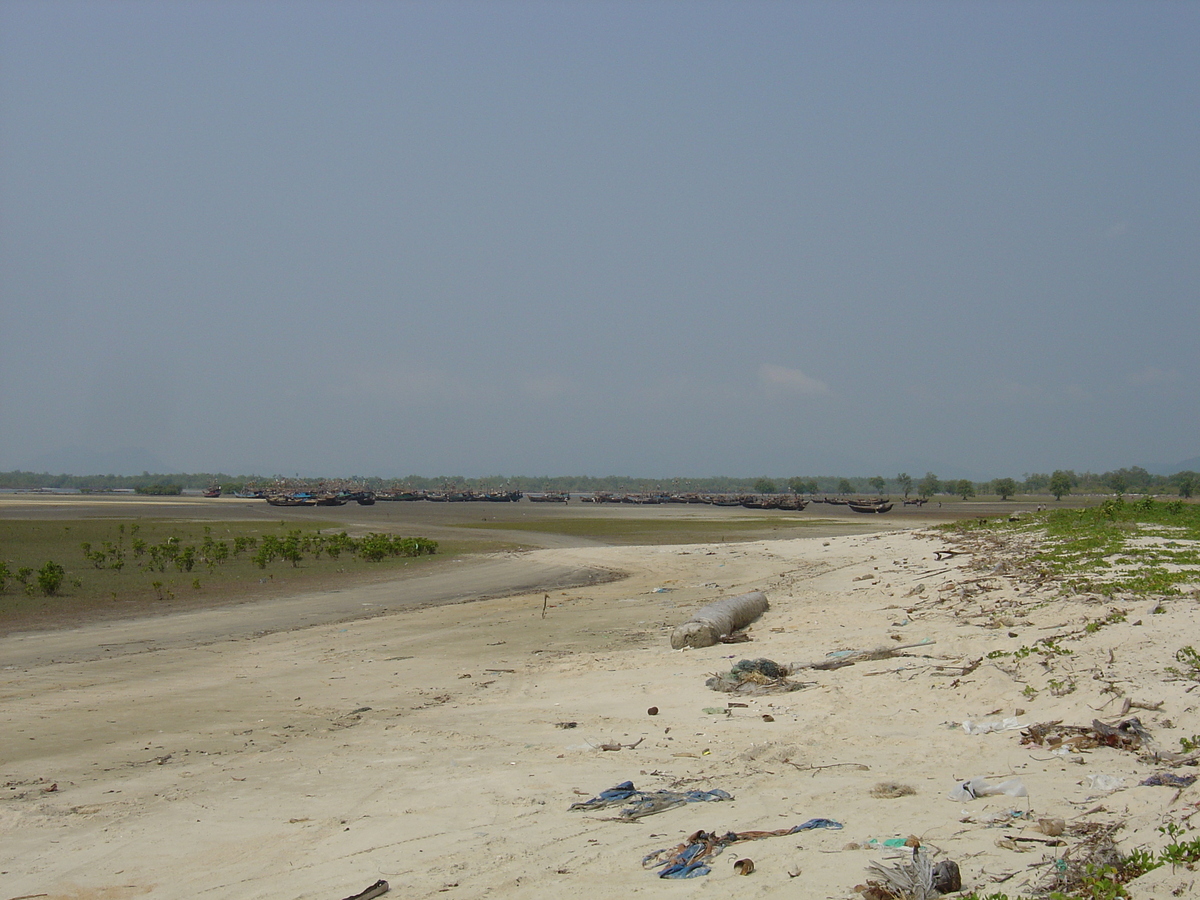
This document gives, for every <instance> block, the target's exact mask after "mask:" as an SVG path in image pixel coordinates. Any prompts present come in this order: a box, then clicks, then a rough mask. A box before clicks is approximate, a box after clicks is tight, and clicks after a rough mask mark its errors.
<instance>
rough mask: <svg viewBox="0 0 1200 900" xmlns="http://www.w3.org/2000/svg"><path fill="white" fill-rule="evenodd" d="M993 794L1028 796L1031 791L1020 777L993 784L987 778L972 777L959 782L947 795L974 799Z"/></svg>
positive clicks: (957, 798) (954, 797)
mask: <svg viewBox="0 0 1200 900" xmlns="http://www.w3.org/2000/svg"><path fill="white" fill-rule="evenodd" d="M993 794H1007V795H1008V796H1009V797H1028V796H1029V791H1027V790H1025V785H1023V784H1022V783H1021V779H1019V778H1011V779H1009V780H1008V781H1002V782H1000V783H999V784H992V783H991V782H989V781H988V780H987V779H986V778H972V779H970V780H968V781H961V782H959V784H958V786H957V787H955V788H954V790H952V791H951V792H950V793H949V794H948V795H947V796H949V797H950V799H951V800H959V801H963V800H974V799H976V798H977V797H990V796H992V795H993Z"/></svg>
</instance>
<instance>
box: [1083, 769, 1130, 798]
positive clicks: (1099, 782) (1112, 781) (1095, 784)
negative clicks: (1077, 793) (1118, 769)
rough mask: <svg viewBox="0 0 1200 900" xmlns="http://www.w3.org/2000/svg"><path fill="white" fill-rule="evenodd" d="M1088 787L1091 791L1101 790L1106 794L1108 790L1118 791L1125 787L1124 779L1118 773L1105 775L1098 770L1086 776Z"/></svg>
mask: <svg viewBox="0 0 1200 900" xmlns="http://www.w3.org/2000/svg"><path fill="white" fill-rule="evenodd" d="M1088 787H1089V788H1091V789H1092V790H1093V791H1103V792H1104V793H1106V794H1107V793H1109V792H1110V791H1119V790H1121V789H1122V788H1123V787H1125V779H1124V778H1122V777H1121V776H1120V775H1105V774H1104V773H1102V772H1100V773H1097V774H1095V775H1089V776H1088Z"/></svg>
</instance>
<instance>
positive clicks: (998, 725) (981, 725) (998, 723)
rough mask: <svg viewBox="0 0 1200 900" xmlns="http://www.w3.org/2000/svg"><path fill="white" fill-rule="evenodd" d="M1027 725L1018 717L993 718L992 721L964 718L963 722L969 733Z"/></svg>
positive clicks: (981, 732) (1007, 729)
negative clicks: (974, 720) (973, 720)
mask: <svg viewBox="0 0 1200 900" xmlns="http://www.w3.org/2000/svg"><path fill="white" fill-rule="evenodd" d="M1024 727H1025V726H1024V725H1022V724H1021V723H1020V721H1018V720H1017V719H1016V718H1008V719H993V720H992V721H990V722H972V721H971V720H970V719H964V720H963V723H962V728H963V731H965V732H966V733H967V734H990V733H991V732H993V731H1016V730H1017V729H1018V728H1024Z"/></svg>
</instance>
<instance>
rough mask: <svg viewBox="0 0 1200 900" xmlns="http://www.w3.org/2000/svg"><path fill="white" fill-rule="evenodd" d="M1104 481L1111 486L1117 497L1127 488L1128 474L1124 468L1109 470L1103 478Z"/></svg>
mask: <svg viewBox="0 0 1200 900" xmlns="http://www.w3.org/2000/svg"><path fill="white" fill-rule="evenodd" d="M1104 483H1105V484H1106V485H1108V486H1109V487H1110V488H1112V492H1113V493H1114V494H1116V495H1117V496H1118V497H1120V496H1122V495H1123V494H1124V493H1125V492H1126V491H1128V490H1129V476H1128V474H1127V473H1126V471H1125V470H1124V469H1117V471H1115V472H1109V473H1108V475H1106V476H1105V478H1104Z"/></svg>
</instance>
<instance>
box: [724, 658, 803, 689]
mask: <svg viewBox="0 0 1200 900" xmlns="http://www.w3.org/2000/svg"><path fill="white" fill-rule="evenodd" d="M788 671H789V670H788V667H787V666H782V665H780V664H779V663H777V662H775V661H774V660H772V659H743V660H739V661H738V662H736V663H735V664H734V666H733V668H732V669H731V670H730V671H729V672H728V673H727V674H714V675H713V676H712V677H710V678H709V679H708V680H707V681H705V682H704V683H705V685H707V686H708V687H709V688H710V689H712V690H714V691H723V692H725V693H730V694H732V693H739V694H774V693H787V692H789V691H799V690H801V689H803V688H805V687H807V685H806V684H804V683H803V682H799V681H788V679H787V675H788Z"/></svg>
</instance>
